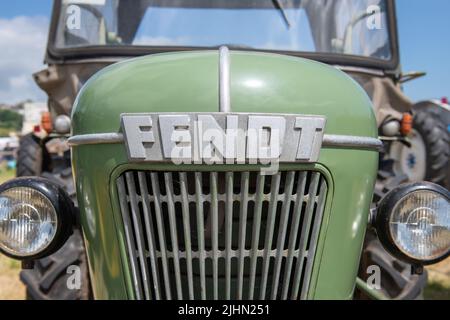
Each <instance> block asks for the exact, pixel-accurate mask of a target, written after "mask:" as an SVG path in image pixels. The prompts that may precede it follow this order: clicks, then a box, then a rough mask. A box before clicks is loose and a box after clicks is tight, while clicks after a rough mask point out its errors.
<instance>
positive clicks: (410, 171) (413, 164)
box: [389, 108, 450, 188]
mask: <svg viewBox="0 0 450 320" xmlns="http://www.w3.org/2000/svg"><path fill="white" fill-rule="evenodd" d="M411 139H412V140H411V144H412V146H411V148H408V147H407V146H405V145H403V144H402V143H401V142H394V143H392V144H391V146H390V152H389V157H390V159H392V160H393V162H394V166H393V168H394V173H395V175H402V174H405V175H407V176H408V178H409V181H411V182H415V181H429V182H433V183H436V184H440V185H442V186H444V187H447V188H449V187H450V186H449V185H448V182H449V181H448V179H449V177H448V175H449V168H450V134H449V133H448V131H447V125H445V124H444V122H443V121H442V120H441V119H440V118H439V117H437V116H436V115H435V114H434V113H432V112H431V111H430V110H427V109H422V108H421V109H417V110H415V113H414V123H413V133H412V136H411Z"/></svg>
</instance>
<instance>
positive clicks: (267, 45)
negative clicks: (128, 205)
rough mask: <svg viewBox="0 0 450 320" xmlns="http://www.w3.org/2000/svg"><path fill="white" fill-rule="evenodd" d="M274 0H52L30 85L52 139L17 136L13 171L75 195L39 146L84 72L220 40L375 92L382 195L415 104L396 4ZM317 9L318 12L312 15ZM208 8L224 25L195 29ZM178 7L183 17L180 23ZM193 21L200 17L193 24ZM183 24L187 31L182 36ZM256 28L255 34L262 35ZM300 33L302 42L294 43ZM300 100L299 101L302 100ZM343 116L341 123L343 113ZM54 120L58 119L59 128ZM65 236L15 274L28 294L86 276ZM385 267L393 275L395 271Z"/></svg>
mask: <svg viewBox="0 0 450 320" xmlns="http://www.w3.org/2000/svg"><path fill="white" fill-rule="evenodd" d="M277 2H278V1H273V2H272V1H265V2H264V3H263V4H261V7H260V8H258V10H252V9H250V8H249V7H250V6H252V5H253V4H251V5H247V4H246V3H243V4H239V5H238V4H233V5H232V10H231V9H230V8H229V9H228V10H220V9H218V8H214V7H215V6H216V4H212V5H204V6H203V7H197V6H196V5H195V4H194V2H189V1H188V2H187V4H186V5H185V6H186V7H185V8H182V9H181V8H177V7H176V6H173V4H170V3H171V2H170V1H168V2H167V3H165V2H164V1H155V2H153V3H152V4H151V5H152V6H154V9H155V10H153V12H150V11H148V10H146V9H147V8H148V6H149V5H150V2H148V1H139V5H136V3H135V2H131V1H123V0H122V1H106V2H105V5H104V6H95V5H82V4H80V5H78V9H75V11H70V10H69V9H70V8H69V5H67V4H64V3H61V2H60V1H56V3H55V8H54V15H53V23H52V28H51V30H50V36H49V46H48V52H47V58H46V61H47V63H48V64H49V68H48V69H47V70H44V71H42V72H40V73H38V74H36V75H35V79H36V82H37V83H38V84H39V85H40V87H41V88H42V89H43V90H45V91H46V92H47V94H48V96H49V109H50V111H51V114H52V119H54V120H53V122H54V129H55V130H49V136H48V137H47V138H46V139H43V140H40V139H37V138H36V137H34V136H27V137H25V138H24V140H23V141H22V147H21V153H20V152H19V166H18V169H19V170H18V171H19V173H21V172H22V174H23V175H44V176H46V177H49V178H52V179H53V180H55V181H58V182H60V183H61V184H62V185H64V186H65V187H66V189H67V190H69V193H70V194H72V195H74V187H73V185H72V184H71V170H70V158H69V151H68V149H67V152H66V154H65V157H62V158H61V157H59V158H54V157H53V158H52V157H51V155H49V153H48V152H47V150H46V148H45V145H46V144H47V142H48V141H49V140H50V139H54V138H61V137H64V136H67V135H68V134H69V131H68V130H67V118H64V116H67V115H69V114H70V112H71V108H72V105H73V103H74V101H75V97H76V96H77V94H78V93H79V91H80V90H81V88H82V86H83V85H84V84H86V82H87V81H88V79H90V78H91V77H92V76H93V75H94V74H95V73H96V72H97V71H99V70H101V69H103V68H104V67H106V66H108V65H110V64H111V63H114V62H117V61H121V60H123V59H126V58H129V57H135V56H141V55H145V54H156V53H165V52H171V51H191V50H203V49H216V48H218V47H219V46H222V45H227V46H228V47H229V48H230V49H232V50H245V51H255V52H259V51H263V52H271V53H281V54H284V55H290V56H298V57H305V58H309V59H313V60H317V61H320V62H324V63H327V64H330V65H333V66H336V67H337V68H339V69H341V70H343V71H344V72H346V73H347V74H349V75H350V76H351V77H352V78H354V79H355V80H356V81H357V82H358V83H359V84H360V85H361V86H362V87H363V88H364V89H365V90H366V92H367V93H368V94H369V96H370V97H371V99H372V102H373V105H374V108H375V109H374V111H375V115H376V120H377V123H378V126H379V130H380V132H381V135H383V136H385V133H388V137H384V140H385V141H386V150H385V153H384V154H385V156H384V158H383V159H382V161H381V168H380V174H379V181H378V184H377V192H376V196H377V197H378V199H379V198H381V197H382V196H383V195H384V194H385V193H386V192H388V191H389V190H390V189H392V188H394V187H395V186H397V185H398V184H399V183H400V182H403V181H405V180H407V178H406V179H405V177H404V176H400V175H399V174H398V172H396V171H395V170H394V169H393V164H394V163H395V161H393V159H392V158H391V151H390V149H391V144H393V143H395V142H399V143H402V144H405V143H406V144H408V141H407V139H406V138H405V134H404V133H403V134H402V132H401V121H402V120H403V118H404V114H405V113H408V112H410V111H411V110H412V106H413V104H412V103H411V102H410V101H409V100H408V99H407V98H406V97H405V96H404V95H403V94H402V92H401V90H400V83H401V81H402V79H403V77H402V74H401V72H400V70H399V67H398V65H399V58H398V44H397V33H396V28H395V12H394V5H393V1H368V2H364V1H358V2H356V1H345V2H342V3H341V4H338V3H337V2H331V3H329V4H326V3H325V2H323V1H302V3H301V4H300V2H298V1H292V2H290V4H289V5H285V7H282V6H279V5H277ZM300 5H301V9H299V8H300V7H299V6H300ZM368 5H378V7H379V9H380V10H379V11H376V10H375V11H372V12H369V13H368V12H367V11H366V9H367V7H368ZM221 6H223V4H220V3H218V4H217V7H221ZM342 8H347V9H350V10H351V12H353V13H354V15H353V18H350V17H349V16H347V15H341V14H338V13H340V12H341V11H340V10H341V9H342ZM72 9H73V8H72ZM243 9H247V10H243ZM68 10H69V11H68ZM77 10H80V11H79V13H80V17H83V19H81V20H80V21H81V25H80V26H79V27H77V25H76V23H75V24H74V27H73V28H72V27H71V25H70V24H67V23H65V22H67V20H66V19H67V18H70V17H72V15H75V16H74V17H76V15H77V12H78V11H77ZM111 10H112V11H111ZM186 10H187V11H186ZM189 10H191V11H189ZM233 10H234V11H236V10H241V11H242V12H243V13H244V12H245V14H247V15H244V16H243V17H242V20H240V21H242V22H240V23H236V21H234V20H233V23H234V24H235V26H234V29H232V30H231V32H230V33H229V34H222V33H221V32H220V31H221V30H222V31H223V30H224V26H225V25H227V26H229V24H230V20H229V19H230V16H229V11H233ZM215 11H218V12H215ZM111 12H112V13H111ZM186 12H191V14H192V16H189V15H186ZM319 12H321V13H324V14H321V15H319V14H318V13H319ZM169 13H170V14H172V19H171V20H169V19H168V16H169ZM211 13H214V14H217V17H218V18H220V19H222V20H219V21H221V23H219V24H218V25H217V27H215V28H211V29H209V30H205V28H201V27H202V26H204V25H205V24H206V22H207V21H208V19H212V18H211V17H214V14H211ZM287 13H288V14H287ZM182 14H183V17H184V18H183V19H182V22H181V23H180V24H177V21H180V19H179V18H180V16H181V15H182ZM195 14H196V15H195ZM377 15H378V16H377ZM355 17H356V18H355ZM372 17H373V18H376V17H381V20H380V21H381V22H382V23H384V24H385V26H387V28H382V29H380V30H375V31H374V30H369V29H367V28H366V27H367V24H366V22H367V19H370V18H372ZM177 18H178V20H177ZM268 18H270V20H267V19H268ZM163 19H164V20H165V21H166V22H165V23H164V24H163V23H161V21H162V20H163ZM197 21H202V22H201V23H200V24H198V23H197ZM268 21H270V22H271V23H268ZM186 24H187V25H192V26H193V27H192V29H189V28H188V29H185V28H183V27H185V26H186ZM155 26H159V28H156V27H155ZM87 27H88V28H87ZM375 27H376V26H375ZM199 28H201V29H199ZM183 30H184V31H185V32H186V33H189V35H191V36H193V37H192V38H183V36H182V31H183ZM241 30H245V31H246V32H241ZM177 32H178V33H180V34H181V36H180V35H179V34H177ZM255 34H258V35H260V36H261V39H259V38H257V37H255ZM299 34H300V35H301V36H299ZM219 35H221V36H219ZM374 35H375V36H374ZM275 38H276V39H280V42H275V43H274V42H273V41H274V39H275ZM299 38H300V39H302V41H298V39H299ZM303 39H305V41H303ZM271 41H272V42H271ZM167 85H168V84H167ZM298 103H300V104H301V101H299V102H298ZM64 121H65V122H64ZM340 121H342V124H343V123H344V122H345V119H344V118H342V119H340ZM56 122H59V123H60V125H56ZM388 123H389V125H387V124H388ZM391 123H394V125H393V126H392V125H391ZM387 127H389V129H390V130H387ZM391 127H394V130H392V128H391ZM395 128H397V129H395ZM30 157H31V158H33V159H35V160H36V161H33V162H32V163H30V164H29V165H26V159H29V158H30ZM39 159H41V160H39ZM394 160H395V159H394ZM25 169H26V170H25ZM27 170H28V171H27ZM25 172H26V173H25ZM378 199H377V198H376V199H375V200H378ZM72 241H73V242H72V244H70V243H69V244H70V245H71V246H72V247H71V248H72V249H71V251H70V252H69V253H67V250H66V249H65V248H63V249H62V250H61V251H60V252H59V253H58V254H60V255H61V257H60V258H56V256H55V258H54V257H50V258H46V260H44V261H40V262H38V263H37V264H36V268H35V270H34V271H24V273H23V275H22V278H23V280H24V281H25V283H26V284H27V286H28V287H29V288H30V290H29V293H30V296H31V297H34V298H41V297H56V296H60V295H61V292H60V291H59V290H58V289H57V288H59V287H58V285H57V283H59V282H61V283H64V281H65V277H67V276H66V275H65V274H64V272H63V270H65V268H66V267H67V266H68V265H69V264H73V263H79V264H80V265H81V266H82V267H83V270H84V272H85V273H87V267H86V263H85V260H86V258H85V257H84V246H83V244H82V241H81V237H79V236H74V237H73V239H72ZM69 247H70V246H69ZM367 248H368V251H367V254H368V256H370V255H371V251H370V250H371V249H370V248H371V246H370V245H369V244H368V245H367ZM369 259H370V258H369ZM69 260H70V262H69ZM406 268H408V266H407V265H405V267H404V269H406ZM54 269H56V270H60V271H61V272H60V273H59V274H58V273H56V274H58V276H55V277H54V278H53V281H52V283H51V284H50V285H47V286H43V284H42V279H43V278H44V277H45V275H47V274H50V273H52V274H55V272H54ZM386 272H394V273H395V270H392V269H391V270H390V271H386ZM417 278H419V277H413V279H412V280H411V279H409V281H412V282H416V283H420V285H419V287H420V286H421V284H422V283H423V278H421V280H420V279H417ZM416 288H417V287H416ZM401 289H402V288H399V290H397V292H391V293H390V294H391V296H393V297H395V296H399V295H400V296H401V295H402V292H401ZM398 291H400V292H398ZM80 292H81V293H80V296H78V298H87V297H88V296H89V293H88V290H84V291H80ZM414 292H420V290H414Z"/></svg>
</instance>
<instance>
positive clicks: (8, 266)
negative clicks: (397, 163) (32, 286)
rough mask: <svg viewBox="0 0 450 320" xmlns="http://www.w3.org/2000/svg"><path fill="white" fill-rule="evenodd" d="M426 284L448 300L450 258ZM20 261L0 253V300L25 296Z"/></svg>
mask: <svg viewBox="0 0 450 320" xmlns="http://www.w3.org/2000/svg"><path fill="white" fill-rule="evenodd" d="M14 175H15V173H14V172H13V171H7V170H6V169H5V167H2V166H0V183H2V182H5V181H7V180H9V179H11V178H13V177H14ZM427 270H428V274H429V280H428V286H427V288H426V289H425V299H430V300H450V259H447V260H446V261H444V262H441V263H440V264H437V265H434V266H431V267H428V268H427ZM19 272H20V263H19V262H17V261H14V260H11V259H7V258H5V257H4V256H2V255H0V300H5V299H8V300H20V299H24V298H25V288H24V286H23V284H22V282H20V280H19Z"/></svg>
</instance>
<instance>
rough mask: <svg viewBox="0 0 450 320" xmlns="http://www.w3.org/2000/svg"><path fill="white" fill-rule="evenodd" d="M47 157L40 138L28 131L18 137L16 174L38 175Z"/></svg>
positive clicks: (19, 175) (25, 175) (22, 175)
mask: <svg viewBox="0 0 450 320" xmlns="http://www.w3.org/2000/svg"><path fill="white" fill-rule="evenodd" d="M46 158H47V154H46V151H44V148H43V147H42V145H41V140H40V139H39V138H38V137H36V136H35V135H34V134H32V133H30V134H27V135H26V136H23V137H22V139H20V145H19V150H18V152H17V174H16V175H17V176H18V177H28V176H40V175H41V173H42V171H43V168H44V166H45V163H44V161H45V160H46Z"/></svg>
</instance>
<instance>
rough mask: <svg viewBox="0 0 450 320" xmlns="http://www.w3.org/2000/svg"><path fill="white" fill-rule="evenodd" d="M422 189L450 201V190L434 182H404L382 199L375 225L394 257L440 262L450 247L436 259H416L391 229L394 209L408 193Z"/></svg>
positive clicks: (409, 260)
mask: <svg viewBox="0 0 450 320" xmlns="http://www.w3.org/2000/svg"><path fill="white" fill-rule="evenodd" d="M418 191H419V192H420V191H431V192H434V193H436V194H439V195H440V196H442V197H443V198H444V199H447V201H450V192H449V191H448V190H447V189H445V188H443V187H441V186H439V185H436V184H434V183H429V182H418V183H409V184H402V185H400V186H398V187H396V188H394V189H393V190H391V191H390V192H389V193H388V194H386V195H385V197H384V198H383V199H382V200H381V201H380V203H379V206H378V208H377V211H376V217H375V219H374V227H375V229H376V232H377V235H378V238H379V239H380V242H381V243H382V245H383V247H384V248H385V249H386V250H387V251H388V252H389V253H390V254H392V255H393V256H394V257H396V258H398V259H400V260H402V261H405V262H407V263H410V264H412V265H430V264H435V263H438V262H440V261H442V260H445V259H446V258H448V257H449V256H450V247H449V248H447V251H446V253H445V254H443V255H441V256H439V257H437V258H434V259H429V260H426V259H416V258H414V257H412V256H410V255H408V254H407V253H405V252H404V250H402V249H401V248H400V246H399V245H398V244H397V242H396V241H395V239H394V238H393V236H392V233H391V229H390V221H391V217H392V215H393V214H394V209H395V208H396V206H397V205H398V204H399V203H400V202H401V201H402V200H403V199H404V198H405V197H407V196H408V195H410V194H412V193H415V192H418Z"/></svg>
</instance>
